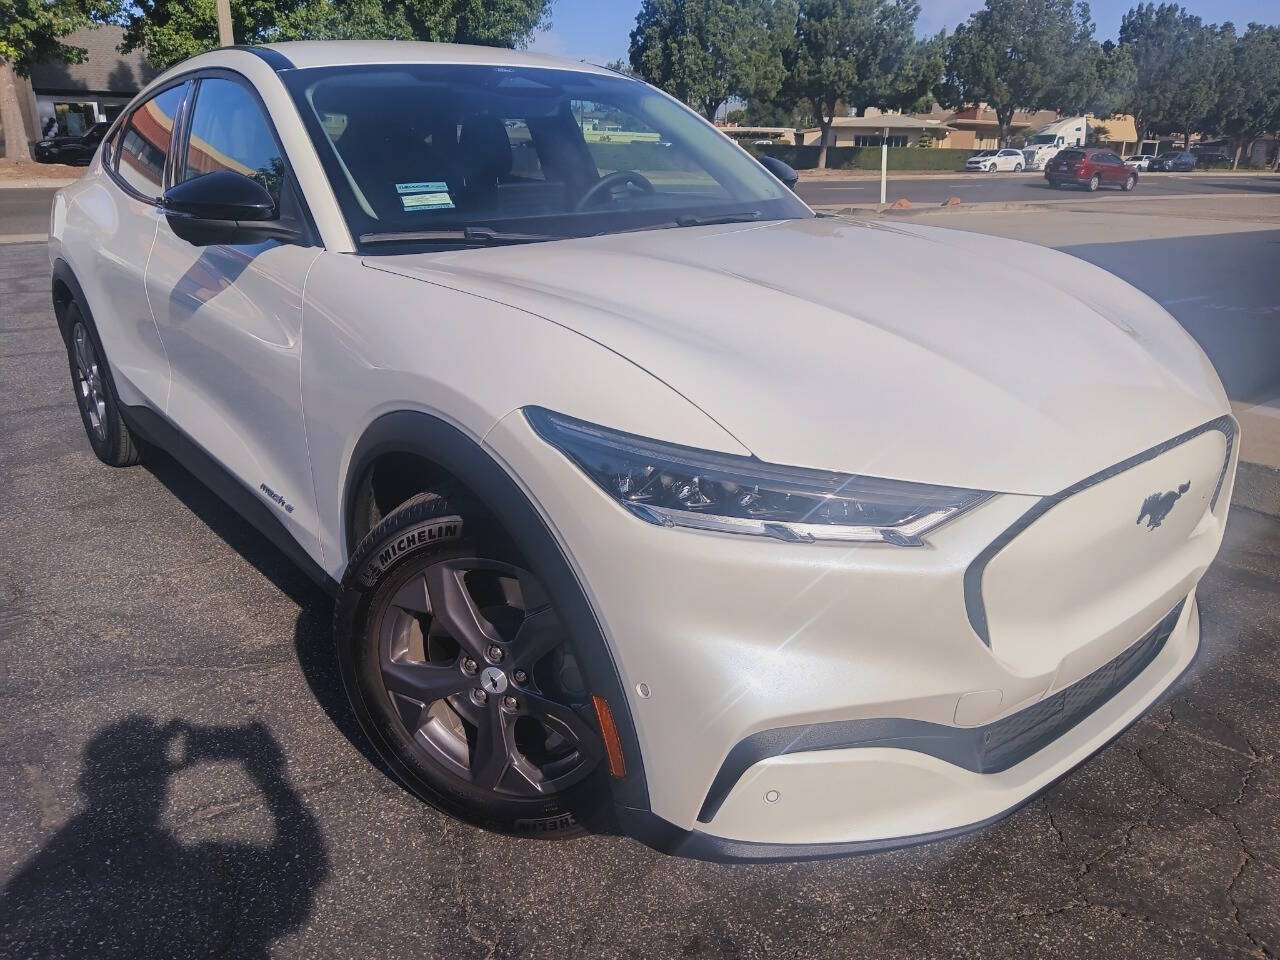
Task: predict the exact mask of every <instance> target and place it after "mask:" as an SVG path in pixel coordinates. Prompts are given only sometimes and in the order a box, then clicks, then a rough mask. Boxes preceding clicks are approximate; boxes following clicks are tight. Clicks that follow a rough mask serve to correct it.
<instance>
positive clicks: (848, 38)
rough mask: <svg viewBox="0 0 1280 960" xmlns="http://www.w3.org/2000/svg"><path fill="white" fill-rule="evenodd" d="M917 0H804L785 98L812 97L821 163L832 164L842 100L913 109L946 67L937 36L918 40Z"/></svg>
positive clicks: (860, 107)
mask: <svg viewBox="0 0 1280 960" xmlns="http://www.w3.org/2000/svg"><path fill="white" fill-rule="evenodd" d="M919 16H920V5H919V4H918V3H916V2H915V0H800V8H799V15H798V17H797V19H796V30H795V42H794V43H793V44H792V45H791V46H790V47H789V48H788V50H787V51H786V54H785V61H786V66H787V80H786V83H785V84H784V87H783V92H782V96H781V97H780V100H781V102H783V103H788V104H791V105H793V106H794V105H798V104H800V103H801V102H807V103H808V104H809V106H810V109H811V110H812V112H813V115H814V117H815V119H816V120H817V123H818V128H819V131H820V137H821V138H820V141H819V144H820V146H819V150H818V166H819V167H825V166H826V165H827V145H828V143H829V141H830V138H831V137H830V135H831V126H832V124H833V122H834V121H835V118H836V116H837V110H838V108H839V105H840V104H841V103H844V104H847V105H848V107H849V109H850V111H852V112H853V113H855V114H859V113H864V112H865V111H866V109H867V108H868V107H879V108H881V109H886V110H888V109H910V108H912V107H915V106H918V105H919V104H920V102H921V100H922V98H925V97H927V95H928V93H929V90H930V89H931V88H932V87H933V86H934V84H935V83H936V81H937V79H938V77H939V76H940V75H941V72H942V57H941V49H940V47H938V46H937V45H936V42H935V41H925V42H923V43H921V42H918V41H916V39H915V24H916V20H917V18H918V17H919Z"/></svg>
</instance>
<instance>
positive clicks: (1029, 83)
mask: <svg viewBox="0 0 1280 960" xmlns="http://www.w3.org/2000/svg"><path fill="white" fill-rule="evenodd" d="M1090 44H1093V21H1092V20H1091V19H1090V18H1089V7H1088V5H1087V4H1084V3H1080V4H1078V5H1077V4H1075V3H1074V2H1073V0H986V6H985V7H983V9H981V10H979V11H977V12H976V13H974V14H973V15H972V16H970V17H969V19H968V21H967V22H966V23H963V24H961V25H960V26H959V27H958V28H957V29H956V32H955V34H954V35H953V36H952V37H951V42H950V44H948V48H947V69H946V79H945V81H944V83H943V86H942V88H941V93H942V99H943V101H944V102H945V103H947V105H948V106H952V107H964V106H968V105H971V104H972V105H977V104H978V103H982V102H985V103H987V104H988V105H989V106H990V107H991V109H993V110H994V111H995V112H996V120H997V121H998V122H999V124H1000V145H1001V146H1005V145H1007V144H1008V142H1009V126H1010V124H1011V123H1012V122H1013V114H1014V112H1015V111H1016V110H1019V109H1023V110H1040V109H1046V108H1056V107H1058V106H1059V102H1058V101H1059V99H1060V98H1062V97H1063V96H1069V97H1072V98H1077V99H1078V98H1081V97H1082V92H1083V91H1084V90H1085V89H1087V88H1088V87H1089V86H1090V84H1089V82H1088V81H1087V79H1086V80H1085V81H1084V82H1083V83H1082V82H1081V78H1080V76H1079V74H1080V72H1081V71H1082V70H1095V69H1096V56H1095V55H1094V53H1093V48H1092V47H1090V46H1089V45H1090ZM1094 46H1096V44H1095V45H1094Z"/></svg>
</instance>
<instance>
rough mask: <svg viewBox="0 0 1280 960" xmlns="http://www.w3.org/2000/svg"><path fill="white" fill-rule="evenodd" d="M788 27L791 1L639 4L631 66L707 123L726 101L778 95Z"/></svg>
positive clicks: (678, 0) (792, 20) (701, 0)
mask: <svg viewBox="0 0 1280 960" xmlns="http://www.w3.org/2000/svg"><path fill="white" fill-rule="evenodd" d="M794 23H795V5H794V0H643V2H642V3H641V5H640V12H639V14H637V15H636V25H635V29H634V30H632V31H631V66H632V67H633V68H634V69H635V72H636V74H637V75H638V76H640V77H642V78H644V79H645V80H647V81H648V82H649V83H652V84H654V85H655V86H658V87H661V88H662V89H663V90H666V91H667V92H668V93H669V94H671V95H672V96H674V97H676V98H678V99H680V100H683V101H684V102H685V103H687V104H689V105H690V106H691V107H693V108H694V109H696V110H698V111H699V112H701V113H702V115H703V116H705V117H706V118H707V119H708V120H714V119H715V116H716V112H717V111H718V110H719V109H720V107H722V106H723V105H724V104H725V103H726V102H728V100H729V99H730V98H731V97H737V98H741V99H743V100H749V99H752V98H760V99H764V100H768V99H770V98H772V97H773V96H774V95H775V94H776V93H777V92H778V89H779V87H780V86H781V85H782V80H783V62H782V52H783V47H784V45H785V44H786V43H787V42H788V41H789V40H790V37H791V34H792V31H793V26H794Z"/></svg>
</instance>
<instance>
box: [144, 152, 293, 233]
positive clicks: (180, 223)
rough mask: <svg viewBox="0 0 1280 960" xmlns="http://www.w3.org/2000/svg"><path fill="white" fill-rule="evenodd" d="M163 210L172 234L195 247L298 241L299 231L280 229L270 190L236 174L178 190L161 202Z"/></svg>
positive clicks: (190, 183)
mask: <svg viewBox="0 0 1280 960" xmlns="http://www.w3.org/2000/svg"><path fill="white" fill-rule="evenodd" d="M160 207H161V209H163V210H164V215H165V219H166V220H168V221H169V228H170V229H171V230H173V232H174V233H175V234H177V235H178V236H179V237H181V238H182V239H183V240H186V241H187V242H188V243H190V244H192V245H194V246H197V247H207V246H211V245H213V244H219V243H259V242H261V241H263V240H286V241H288V240H297V239H298V238H299V237H300V234H299V233H298V231H297V230H295V229H293V228H292V227H287V226H284V225H282V224H281V223H280V221H279V212H278V211H277V210H276V203H275V201H274V200H272V199H271V194H269V193H267V190H266V187H264V186H263V185H262V184H260V183H258V181H256V180H252V179H250V178H249V177H246V176H245V175H244V174H242V173H235V172H234V171H232V170H218V171H217V172H215V173H206V174H203V175H202V176H199V177H196V178H195V179H194V180H185V181H183V182H182V183H178V184H174V185H173V186H172V187H170V188H169V189H168V190H167V191H165V195H164V196H163V197H162V198H161V199H160Z"/></svg>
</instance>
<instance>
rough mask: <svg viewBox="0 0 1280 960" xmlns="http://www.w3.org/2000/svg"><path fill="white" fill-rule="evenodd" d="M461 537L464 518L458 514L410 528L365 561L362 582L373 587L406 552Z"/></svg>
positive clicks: (360, 577)
mask: <svg viewBox="0 0 1280 960" xmlns="http://www.w3.org/2000/svg"><path fill="white" fill-rule="evenodd" d="M461 537H462V518H461V517H457V516H454V517H442V518H441V519H439V520H433V521H431V522H430V523H428V524H424V525H423V526H420V527H417V528H416V529H413V530H410V531H408V532H407V533H404V534H403V535H401V536H400V537H398V538H397V539H396V540H395V541H393V542H392V543H391V544H389V545H388V546H386V547H384V548H383V549H382V550H379V551H378V552H377V553H375V554H373V555H372V556H370V557H369V559H368V560H367V561H365V565H364V566H363V567H362V568H361V569H360V574H359V579H360V582H361V583H362V584H363V585H364V586H366V587H371V586H373V584H374V582H375V581H376V580H377V579H378V577H380V576H381V575H382V573H383V571H384V570H386V569H387V568H388V567H389V566H391V564H393V563H395V562H396V561H397V560H399V559H400V558H401V557H403V556H405V555H406V554H410V553H413V552H415V551H417V550H421V549H422V548H423V547H428V546H432V545H434V544H437V543H442V542H445V541H449V540H458V539H460V538H461Z"/></svg>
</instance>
